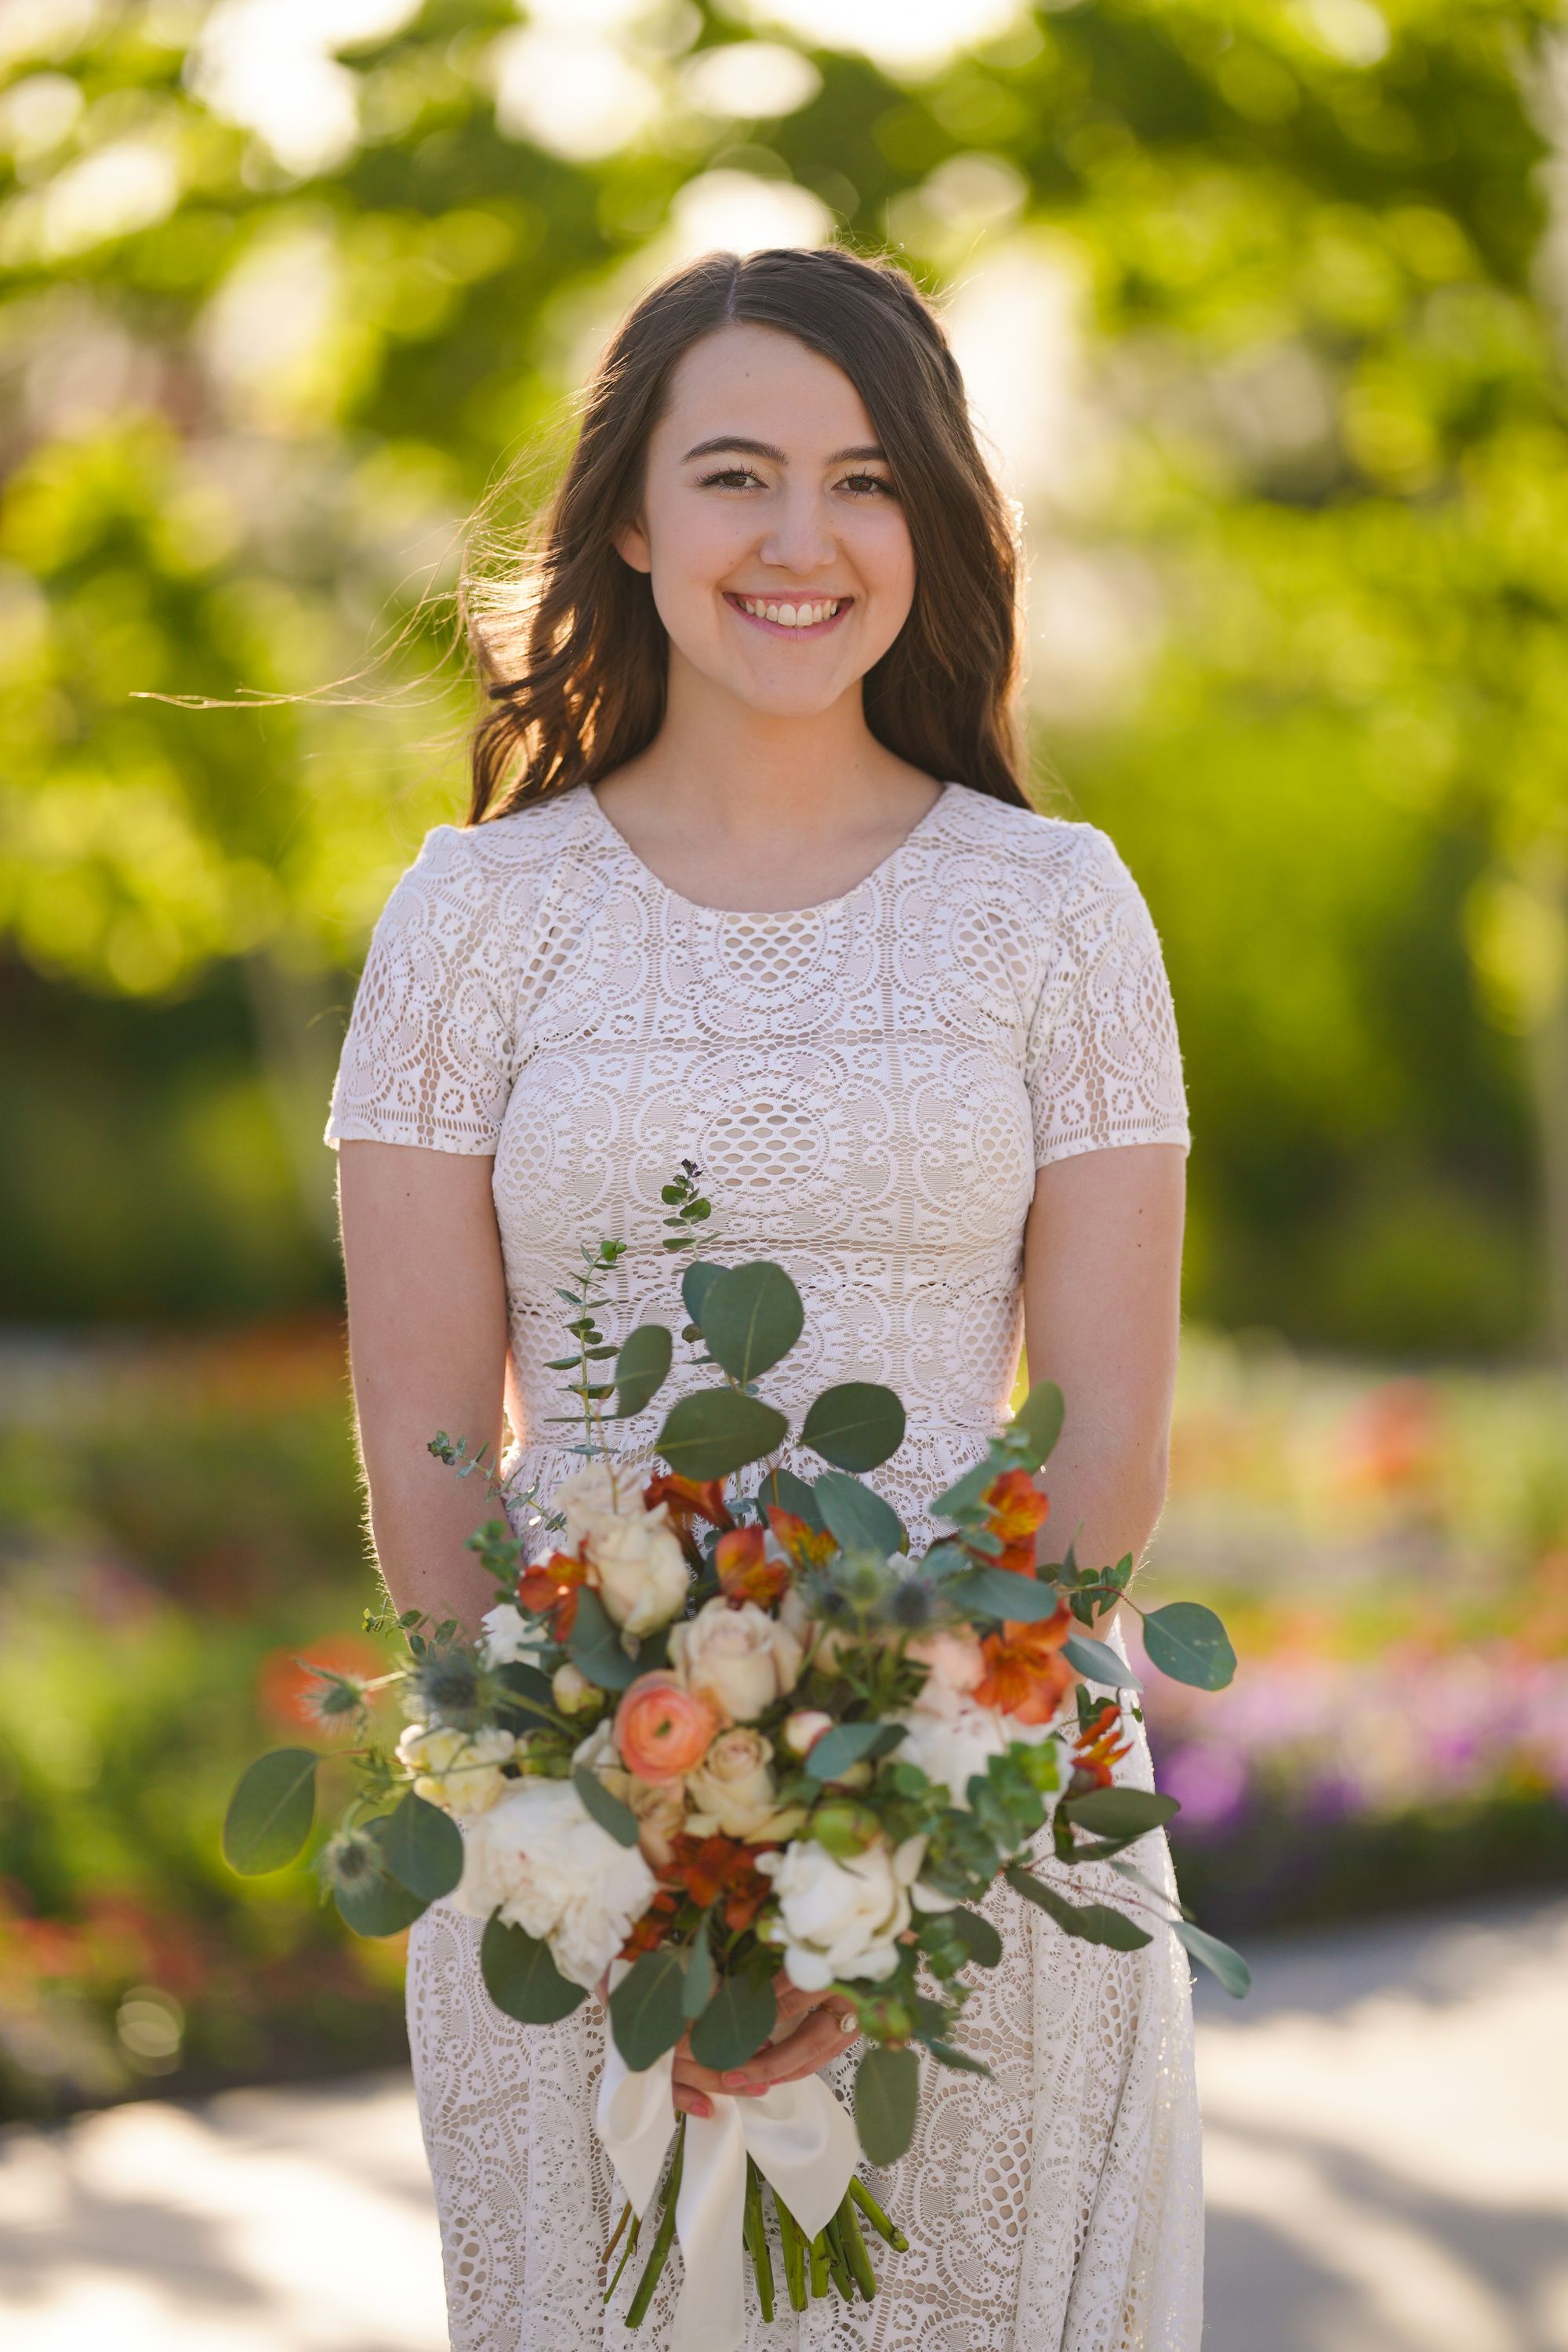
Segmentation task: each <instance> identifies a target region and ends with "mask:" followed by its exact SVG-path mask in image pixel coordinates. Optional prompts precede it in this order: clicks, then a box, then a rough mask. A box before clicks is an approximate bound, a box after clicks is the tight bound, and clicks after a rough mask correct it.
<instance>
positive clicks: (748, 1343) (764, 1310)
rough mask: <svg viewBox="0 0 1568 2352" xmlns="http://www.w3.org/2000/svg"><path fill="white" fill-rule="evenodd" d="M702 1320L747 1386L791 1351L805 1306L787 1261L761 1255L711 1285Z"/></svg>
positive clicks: (712, 1346)
mask: <svg viewBox="0 0 1568 2352" xmlns="http://www.w3.org/2000/svg"><path fill="white" fill-rule="evenodd" d="M700 1322H701V1325H702V1337H703V1339H705V1340H706V1342H707V1344H708V1351H709V1353H710V1356H711V1357H712V1358H713V1360H714V1361H715V1362H716V1363H718V1364H721V1365H722V1367H723V1369H724V1370H725V1371H727V1372H728V1373H729V1375H730V1377H731V1380H732V1381H739V1382H740V1383H741V1385H742V1388H745V1387H748V1386H749V1385H750V1384H751V1382H752V1381H755V1380H757V1379H758V1378H759V1377H760V1376H761V1375H762V1374H763V1372H766V1371H771V1370H772V1369H773V1366H774V1365H775V1364H776V1363H777V1362H778V1360H779V1359H780V1357H781V1356H785V1355H787V1354H788V1353H789V1350H790V1349H792V1348H793V1347H794V1345H795V1341H796V1340H797V1339H799V1337H800V1335H801V1332H802V1330H803V1329H804V1328H805V1307H803V1306H802V1304H801V1297H800V1293H799V1291H798V1290H797V1289H796V1288H795V1284H794V1283H793V1282H792V1281H791V1280H790V1278H789V1276H788V1275H787V1274H786V1273H785V1272H784V1268H783V1266H782V1265H773V1263H772V1261H771V1260H769V1259H767V1258H755V1259H752V1260H751V1261H749V1262H748V1263H747V1264H746V1265H736V1266H731V1268H730V1269H729V1270H728V1271H727V1272H726V1273H723V1274H721V1275H719V1276H717V1277H716V1279H715V1280H714V1281H712V1282H710V1283H709V1284H708V1285H707V1286H706V1288H705V1289H704V1291H703V1293H702V1312H701V1316H700ZM747 1458H750V1457H747Z"/></svg>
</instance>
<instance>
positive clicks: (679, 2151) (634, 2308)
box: [626, 2116, 686, 2327]
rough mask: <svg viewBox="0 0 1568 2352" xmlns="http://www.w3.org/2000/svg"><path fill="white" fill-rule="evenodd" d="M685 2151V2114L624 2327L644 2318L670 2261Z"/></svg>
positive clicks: (634, 2325)
mask: <svg viewBox="0 0 1568 2352" xmlns="http://www.w3.org/2000/svg"><path fill="white" fill-rule="evenodd" d="M685 2154H686V2117H685V2116H681V2118H680V2121H679V2124H678V2125H677V2126H676V2131H675V2156H674V2158H673V2160H672V2161H671V2164H670V2168H669V2170H668V2174H667V2175H666V2176H665V2184H664V2209H663V2210H662V2212H661V2213H660V2215H659V2217H658V2235H657V2236H656V2237H655V2239H654V2242H653V2252H651V2253H650V2254H649V2256H648V2258H647V2270H646V2271H644V2273H643V2274H642V2276H641V2278H640V2279H638V2281H637V2293H636V2294H634V2295H633V2297H632V2299H631V2304H630V2306H629V2307H628V2309H627V2312H626V2326H628V2327H640V2326H642V2324H643V2321H644V2320H645V2319H646V2318H647V2307H648V2305H649V2304H650V2303H651V2302H652V2301H653V2291H654V2289H655V2287H656V2286H657V2285H658V2282H659V2279H660V2277H661V2275H662V2274H663V2271H664V2266H665V2263H667V2262H668V2260H669V2250H670V2247H671V2246H672V2245H673V2244H674V2242H675V2200H676V2199H677V2198H678V2197H679V2194H680V2167H681V2163H682V2160H683V2158H684V2157H685Z"/></svg>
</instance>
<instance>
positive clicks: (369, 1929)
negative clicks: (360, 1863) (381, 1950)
mask: <svg viewBox="0 0 1568 2352" xmlns="http://www.w3.org/2000/svg"><path fill="white" fill-rule="evenodd" d="M391 1821H392V1816H391V1814H390V1813H381V1814H378V1815H377V1817H376V1819H375V1820H374V1821H373V1822H366V1823H365V1825H364V1827H365V1834H366V1836H367V1837H369V1838H370V1839H371V1840H372V1841H373V1843H374V1844H375V1846H376V1847H377V1849H378V1851H379V1853H380V1854H381V1864H382V1866H381V1868H380V1869H379V1870H378V1871H375V1872H373V1873H371V1874H367V1875H366V1876H365V1877H364V1878H363V1879H360V1880H359V1881H358V1882H357V1883H356V1884H355V1885H353V1886H342V1885H334V1886H333V1888H332V1900H333V1902H334V1903H335V1904H336V1905H337V1906H338V1916H339V1917H340V1918H342V1920H343V1921H344V1922H345V1924H346V1925H347V1926H349V1927H352V1928H353V1931H354V1934H355V1935H356V1936H397V1935H401V1934H402V1932H403V1930H404V1928H405V1927H412V1926H413V1925H414V1922H415V1920H416V1919H417V1918H418V1916H419V1914H420V1913H421V1912H422V1911H423V1910H424V1909H425V1908H426V1897H425V1896H424V1895H416V1894H414V1893H413V1892H412V1890H411V1889H410V1888H408V1887H406V1886H405V1885H402V1883H401V1882H400V1881H399V1880H398V1879H396V1878H395V1877H394V1876H393V1874H392V1871H391V1869H390V1867H389V1866H388V1864H387V1861H386V1834H387V1830H388V1828H389V1826H390V1824H391Z"/></svg>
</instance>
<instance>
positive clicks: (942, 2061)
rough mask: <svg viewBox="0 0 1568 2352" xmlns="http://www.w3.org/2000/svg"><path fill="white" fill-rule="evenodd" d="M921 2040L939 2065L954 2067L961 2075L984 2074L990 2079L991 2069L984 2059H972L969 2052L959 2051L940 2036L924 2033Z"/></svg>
mask: <svg viewBox="0 0 1568 2352" xmlns="http://www.w3.org/2000/svg"><path fill="white" fill-rule="evenodd" d="M920 2039H921V2041H922V2042H924V2043H925V2046H926V2048H927V2049H928V2050H929V2051H930V2052H931V2056H932V2057H933V2058H934V2059H935V2060H936V2061H937V2063H938V2064H939V2065H942V2066H952V2067H953V2068H954V2069H955V2070H956V2071H957V2072H958V2073H959V2074H984V2076H985V2077H986V2078H987V2080H989V2079H990V2074H991V2069H990V2067H989V2066H988V2065H987V2064H986V2063H985V2061H984V2058H972V2057H971V2056H970V2054H969V2053H968V2051H967V2050H959V2049H957V2048H955V2047H954V2045H953V2044H952V2042H943V2041H942V2038H941V2036H940V2035H939V2034H935V2033H922V2034H921V2036H920Z"/></svg>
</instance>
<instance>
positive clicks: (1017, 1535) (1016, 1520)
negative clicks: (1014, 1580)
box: [981, 1470, 1051, 1576]
mask: <svg viewBox="0 0 1568 2352" xmlns="http://www.w3.org/2000/svg"><path fill="white" fill-rule="evenodd" d="M981 1499H982V1501H983V1502H984V1505H985V1507H986V1510H987V1512H988V1514H989V1517H987V1520H986V1526H987V1528H989V1530H990V1532H991V1533H992V1534H993V1535H994V1536H997V1537H999V1538H1001V1541H1002V1545H1003V1550H1002V1553H1001V1556H1000V1557H999V1558H998V1559H996V1560H994V1562H993V1566H994V1567H996V1568H1006V1569H1011V1570H1012V1571H1013V1573H1014V1575H1016V1576H1033V1574H1034V1573H1035V1533H1036V1530H1037V1528H1043V1527H1044V1526H1045V1523H1046V1517H1047V1513H1048V1512H1049V1510H1050V1507H1051V1506H1050V1501H1049V1498H1048V1497H1047V1496H1045V1495H1042V1494H1041V1492H1040V1490H1039V1488H1038V1487H1037V1486H1036V1484H1035V1482H1034V1480H1033V1479H1032V1478H1031V1477H1030V1475H1029V1474H1028V1472H1027V1471H1026V1470H1004V1471H1003V1472H1002V1474H1001V1475H1000V1476H999V1477H996V1478H993V1480H992V1481H991V1484H990V1485H989V1486H987V1487H986V1489H985V1492H984V1496H982V1498H981Z"/></svg>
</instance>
